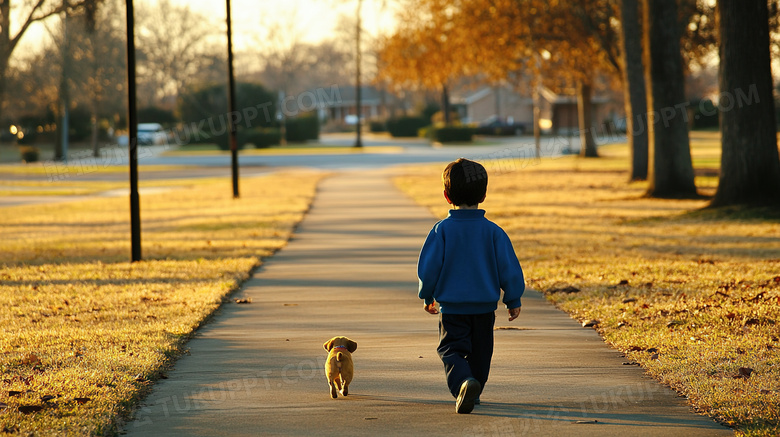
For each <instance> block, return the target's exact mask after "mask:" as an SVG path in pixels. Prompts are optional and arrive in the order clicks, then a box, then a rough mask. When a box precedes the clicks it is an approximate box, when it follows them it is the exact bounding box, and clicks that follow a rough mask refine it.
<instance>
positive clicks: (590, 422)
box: [574, 419, 599, 425]
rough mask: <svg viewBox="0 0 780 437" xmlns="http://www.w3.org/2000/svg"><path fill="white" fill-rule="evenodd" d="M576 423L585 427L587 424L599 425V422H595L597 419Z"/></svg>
mask: <svg viewBox="0 0 780 437" xmlns="http://www.w3.org/2000/svg"><path fill="white" fill-rule="evenodd" d="M574 423H576V424H578V425H585V424H593V423H599V421H598V420H595V419H594V420H578V421H576V422H574Z"/></svg>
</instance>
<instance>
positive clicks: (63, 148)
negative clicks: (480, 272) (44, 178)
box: [54, 13, 70, 161]
mask: <svg viewBox="0 0 780 437" xmlns="http://www.w3.org/2000/svg"><path fill="white" fill-rule="evenodd" d="M62 29H63V41H62V74H61V75H60V95H59V103H60V105H59V107H60V114H59V123H57V140H56V141H55V143H54V159H55V160H58V161H64V160H67V159H68V156H67V155H68V134H69V132H68V131H69V130H70V126H69V120H68V112H69V111H70V87H69V86H68V76H69V75H70V39H69V35H68V15H67V13H66V14H65V18H64V19H63V20H62Z"/></svg>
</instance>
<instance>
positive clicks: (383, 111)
mask: <svg viewBox="0 0 780 437" xmlns="http://www.w3.org/2000/svg"><path fill="white" fill-rule="evenodd" d="M360 93H361V96H360V103H361V105H360V106H361V116H362V118H363V119H364V120H370V119H386V118H388V117H390V116H391V115H392V114H394V113H395V112H396V111H398V110H402V109H403V104H402V101H401V100H400V99H399V98H398V97H396V96H395V95H394V94H392V93H390V92H389V91H386V90H381V89H377V88H375V87H373V86H363V87H361V88H360ZM338 97H339V98H338V99H332V101H330V102H327V105H322V107H320V108H319V110H318V112H319V116H320V118H321V119H328V120H330V121H332V122H334V123H347V121H348V120H351V119H352V118H354V117H355V116H356V115H357V90H356V89H355V87H354V86H352V85H346V86H339V87H338ZM349 116H352V117H349Z"/></svg>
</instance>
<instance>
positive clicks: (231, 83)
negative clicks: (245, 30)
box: [225, 0, 239, 199]
mask: <svg viewBox="0 0 780 437" xmlns="http://www.w3.org/2000/svg"><path fill="white" fill-rule="evenodd" d="M225 7H226V8H227V48H228V111H229V112H230V114H231V116H230V117H228V124H229V133H228V137H229V138H228V140H229V141H230V166H231V173H232V175H233V198H234V199H238V197H239V194H238V140H237V139H236V123H235V120H234V119H233V117H232V114H234V113H235V112H236V83H235V75H234V74H233V29H232V26H231V20H230V0H225Z"/></svg>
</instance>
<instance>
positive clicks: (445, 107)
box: [441, 84, 451, 126]
mask: <svg viewBox="0 0 780 437" xmlns="http://www.w3.org/2000/svg"><path fill="white" fill-rule="evenodd" d="M441 110H442V111H444V125H445V126H449V125H450V122H451V120H450V94H449V92H448V91H447V84H444V85H442V86H441Z"/></svg>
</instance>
